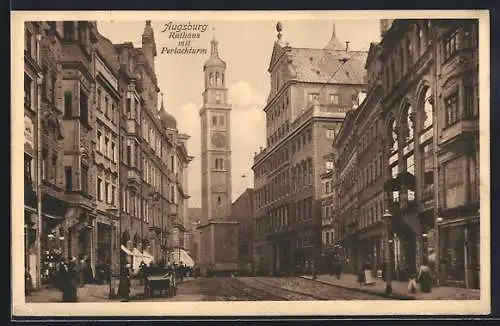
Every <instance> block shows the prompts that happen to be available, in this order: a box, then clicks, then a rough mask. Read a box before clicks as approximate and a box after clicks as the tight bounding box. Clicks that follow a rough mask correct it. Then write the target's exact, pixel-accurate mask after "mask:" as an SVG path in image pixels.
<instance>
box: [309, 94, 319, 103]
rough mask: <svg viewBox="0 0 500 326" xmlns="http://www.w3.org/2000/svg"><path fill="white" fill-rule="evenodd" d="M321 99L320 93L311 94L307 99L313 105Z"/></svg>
mask: <svg viewBox="0 0 500 326" xmlns="http://www.w3.org/2000/svg"><path fill="white" fill-rule="evenodd" d="M318 98H319V94H318V93H309V95H308V97H307V99H308V101H309V103H313V102H315V101H317V100H318Z"/></svg>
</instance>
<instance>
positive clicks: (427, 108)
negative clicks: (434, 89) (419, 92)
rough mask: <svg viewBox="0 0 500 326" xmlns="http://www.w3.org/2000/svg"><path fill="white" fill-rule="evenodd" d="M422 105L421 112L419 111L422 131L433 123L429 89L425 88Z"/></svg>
mask: <svg viewBox="0 0 500 326" xmlns="http://www.w3.org/2000/svg"><path fill="white" fill-rule="evenodd" d="M422 101H423V105H422V110H421V111H420V112H421V113H422V117H421V120H420V121H421V130H422V131H424V130H426V129H428V128H430V127H432V124H433V123H434V120H433V119H434V117H433V112H432V111H433V107H432V99H431V88H430V87H427V89H426V91H425V93H424V96H423V98H422Z"/></svg>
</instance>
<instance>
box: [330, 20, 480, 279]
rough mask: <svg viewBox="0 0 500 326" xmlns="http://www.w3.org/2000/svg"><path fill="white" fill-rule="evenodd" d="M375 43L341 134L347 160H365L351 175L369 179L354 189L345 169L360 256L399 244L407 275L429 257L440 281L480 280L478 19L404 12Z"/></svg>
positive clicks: (348, 215) (347, 220) (348, 218)
mask: <svg viewBox="0 0 500 326" xmlns="http://www.w3.org/2000/svg"><path fill="white" fill-rule="evenodd" d="M382 27H383V28H384V26H382ZM370 53H373V55H371V54H370V55H369V56H368V61H367V69H368V76H370V77H369V90H368V96H367V98H366V100H365V101H364V103H363V104H362V105H361V107H360V108H359V109H358V110H356V112H355V113H353V115H352V117H351V119H350V121H351V122H350V124H351V125H350V126H348V125H347V122H346V124H345V125H344V127H343V129H345V130H344V131H341V134H340V136H339V138H337V140H336V143H335V144H334V146H335V147H336V152H337V155H338V156H337V165H338V166H339V169H340V170H342V169H344V168H347V165H349V164H351V163H349V164H348V163H346V162H348V161H349V162H355V164H353V165H352V171H354V174H353V176H352V178H347V179H346V180H351V184H352V185H358V189H359V191H357V192H356V191H354V193H353V194H352V197H350V195H349V194H348V193H346V192H345V189H347V188H348V189H353V188H351V187H350V186H346V185H345V183H344V182H342V176H340V179H339V180H340V181H341V182H338V183H337V186H338V189H339V193H340V194H341V200H340V203H339V206H340V210H341V215H342V212H345V214H344V215H343V216H342V217H341V221H342V225H343V227H344V228H343V230H344V234H343V241H344V243H345V244H346V245H347V243H348V242H349V243H351V245H350V250H351V252H350V257H351V260H355V261H358V262H360V261H365V260H372V262H373V263H375V264H378V262H379V261H380V260H384V259H385V257H387V255H388V254H391V255H393V257H394V260H393V261H394V265H393V269H394V272H395V274H396V276H397V277H398V278H399V279H402V280H404V279H407V277H408V274H409V273H411V272H413V271H414V270H415V269H416V268H417V267H418V266H419V265H421V264H425V265H428V266H429V267H430V268H431V271H432V273H433V275H434V276H435V280H436V282H437V283H439V284H454V285H457V284H458V285H461V286H465V287H472V288H474V287H476V288H477V287H478V286H479V268H480V267H479V266H480V264H479V238H480V237H479V143H478V142H479V122H478V121H479V119H478V113H479V106H478V105H479V99H478V21H477V20H395V21H393V22H391V23H390V24H389V25H388V26H385V28H384V30H383V38H382V41H381V43H380V44H378V45H373V46H372V49H371V50H370ZM367 123H368V124H373V128H374V129H373V130H372V127H370V126H368V125H366V124H367ZM363 126H364V127H363ZM354 130H358V131H359V132H357V135H355V134H356V132H355V131H354ZM380 152H382V157H380V156H379V154H380ZM353 156H355V157H356V159H355V160H354V161H351V158H350V157H353ZM374 162H375V164H374ZM380 164H382V167H381V166H380ZM373 166H375V169H374V168H373ZM370 171H371V172H370ZM381 180H382V181H381ZM382 185H383V189H384V191H383V193H382V192H381V191H380V189H382V188H381V186H382ZM346 187H347V188H346ZM351 191H352V190H351ZM381 206H383V209H382V207H381ZM351 207H352V210H351ZM386 209H387V210H388V211H389V212H390V214H391V215H392V218H391V219H390V223H389V227H388V226H387V225H385V226H382V225H384V222H382V220H381V215H382V214H383V210H386ZM373 212H375V213H373ZM368 232H371V233H372V237H371V240H370V241H368V242H366V241H365V240H364V239H365V238H366V236H365V234H367V233H368ZM380 234H384V235H383V236H382V240H379V239H380ZM387 239H389V241H387ZM353 241H354V242H355V244H353V243H354V242H353ZM363 244H368V245H363ZM377 245H378V246H380V248H379V249H377ZM367 249H368V250H367ZM379 252H384V253H383V254H382V255H381V256H380V257H379V258H377V257H375V256H378V253H379ZM378 268H380V265H379V266H378Z"/></svg>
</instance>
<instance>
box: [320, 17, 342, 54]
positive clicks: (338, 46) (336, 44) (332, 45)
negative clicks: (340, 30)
mask: <svg viewBox="0 0 500 326" xmlns="http://www.w3.org/2000/svg"><path fill="white" fill-rule="evenodd" d="M324 49H325V50H344V49H345V48H344V46H342V43H340V41H339V40H338V39H337V32H336V31H335V22H333V26H332V36H331V37H330V41H329V42H328V44H326V46H325V47H324Z"/></svg>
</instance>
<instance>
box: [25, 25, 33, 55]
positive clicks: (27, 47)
mask: <svg viewBox="0 0 500 326" xmlns="http://www.w3.org/2000/svg"><path fill="white" fill-rule="evenodd" d="M32 39H33V34H31V32H30V31H29V30H27V29H26V38H25V44H24V49H25V51H26V53H27V54H28V55H29V56H30V57H32V56H33V49H32V46H31V44H32V43H31V42H32Z"/></svg>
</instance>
